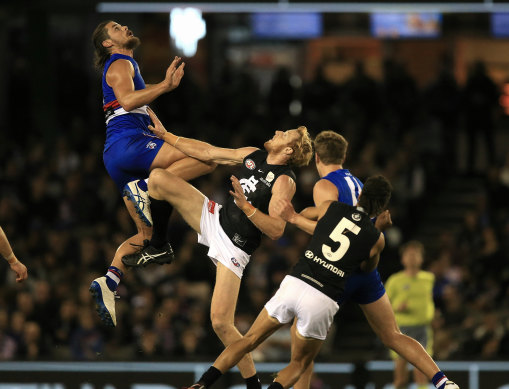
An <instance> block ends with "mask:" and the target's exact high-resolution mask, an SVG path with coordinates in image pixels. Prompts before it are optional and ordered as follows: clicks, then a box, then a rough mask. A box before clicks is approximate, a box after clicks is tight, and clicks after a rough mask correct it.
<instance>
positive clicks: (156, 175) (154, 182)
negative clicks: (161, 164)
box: [148, 168, 166, 194]
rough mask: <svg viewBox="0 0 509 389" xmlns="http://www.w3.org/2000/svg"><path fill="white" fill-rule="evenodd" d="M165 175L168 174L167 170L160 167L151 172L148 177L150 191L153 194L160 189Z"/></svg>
mask: <svg viewBox="0 0 509 389" xmlns="http://www.w3.org/2000/svg"><path fill="white" fill-rule="evenodd" d="M165 175H166V172H165V171H164V170H163V169H160V168H157V169H154V170H152V171H151V172H150V176H149V179H148V191H149V193H151V194H153V193H156V192H157V191H158V190H159V188H160V185H161V183H162V182H163V180H164V176H165Z"/></svg>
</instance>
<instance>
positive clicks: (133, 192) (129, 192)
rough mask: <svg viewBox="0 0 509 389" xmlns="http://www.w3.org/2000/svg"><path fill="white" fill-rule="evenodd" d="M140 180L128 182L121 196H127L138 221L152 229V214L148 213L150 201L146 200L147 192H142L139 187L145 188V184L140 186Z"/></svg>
mask: <svg viewBox="0 0 509 389" xmlns="http://www.w3.org/2000/svg"><path fill="white" fill-rule="evenodd" d="M141 181H142V180H136V181H131V182H129V183H128V184H127V185H126V186H124V191H123V194H124V196H127V198H128V199H129V201H131V202H132V203H133V205H134V209H135V210H136V213H137V214H138V216H139V217H140V219H141V220H142V221H143V223H145V224H146V225H147V226H148V227H152V214H151V213H150V200H149V199H148V192H147V191H146V190H143V188H142V187H141V186H146V184H145V182H143V185H141V186H140V183H141Z"/></svg>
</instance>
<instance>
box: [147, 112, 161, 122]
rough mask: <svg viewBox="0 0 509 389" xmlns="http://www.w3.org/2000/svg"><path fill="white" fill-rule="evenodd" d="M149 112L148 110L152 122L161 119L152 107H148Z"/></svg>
mask: <svg viewBox="0 0 509 389" xmlns="http://www.w3.org/2000/svg"><path fill="white" fill-rule="evenodd" d="M147 112H148V116H150V120H152V123H154V124H156V122H157V121H159V119H158V118H157V116H156V114H155V113H154V111H152V109H151V108H147Z"/></svg>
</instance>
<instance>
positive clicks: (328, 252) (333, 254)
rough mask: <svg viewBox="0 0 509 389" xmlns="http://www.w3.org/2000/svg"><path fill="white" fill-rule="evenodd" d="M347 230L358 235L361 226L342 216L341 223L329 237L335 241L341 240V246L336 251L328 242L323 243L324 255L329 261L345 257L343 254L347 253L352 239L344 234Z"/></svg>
mask: <svg viewBox="0 0 509 389" xmlns="http://www.w3.org/2000/svg"><path fill="white" fill-rule="evenodd" d="M345 230H348V231H351V232H353V233H354V234H355V235H358V234H359V231H360V230H361V228H360V227H359V226H358V225H356V224H354V223H353V222H351V221H350V220H348V219H346V218H342V219H341V220H340V221H339V223H338V224H337V225H336V227H335V228H334V230H332V232H331V234H330V235H329V238H331V239H332V240H333V241H334V242H339V248H338V249H337V250H336V251H332V249H331V248H330V246H327V245H326V244H323V245H322V252H323V255H324V256H325V258H327V259H328V260H329V261H332V262H336V261H339V260H340V259H341V258H343V256H344V255H345V254H346V251H347V250H348V248H349V247H350V239H348V236H346V235H344V234H343V233H344V232H345Z"/></svg>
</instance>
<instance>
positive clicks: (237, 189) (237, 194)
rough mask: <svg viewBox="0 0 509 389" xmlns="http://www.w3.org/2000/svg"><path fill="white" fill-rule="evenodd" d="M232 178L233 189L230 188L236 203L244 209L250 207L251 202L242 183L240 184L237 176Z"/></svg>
mask: <svg viewBox="0 0 509 389" xmlns="http://www.w3.org/2000/svg"><path fill="white" fill-rule="evenodd" d="M230 180H231V182H232V187H233V190H230V194H231V195H232V196H233V201H234V202H235V205H236V206H237V207H239V208H240V209H241V210H242V211H243V210H244V208H245V207H248V204H249V202H248V201H247V199H246V196H245V195H244V190H243V189H242V185H240V181H239V180H238V178H237V177H235V176H233V175H232V176H231V177H230Z"/></svg>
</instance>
